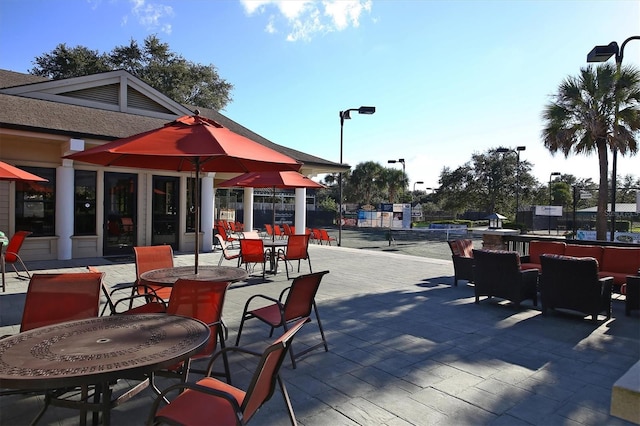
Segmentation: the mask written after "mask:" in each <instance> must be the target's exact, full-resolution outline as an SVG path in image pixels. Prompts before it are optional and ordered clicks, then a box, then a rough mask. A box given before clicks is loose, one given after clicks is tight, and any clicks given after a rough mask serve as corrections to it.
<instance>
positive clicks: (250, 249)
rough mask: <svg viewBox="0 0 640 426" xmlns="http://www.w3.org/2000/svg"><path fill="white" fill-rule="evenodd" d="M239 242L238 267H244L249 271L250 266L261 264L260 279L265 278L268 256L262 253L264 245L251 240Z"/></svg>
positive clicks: (243, 239) (258, 241) (260, 241)
mask: <svg viewBox="0 0 640 426" xmlns="http://www.w3.org/2000/svg"><path fill="white" fill-rule="evenodd" d="M239 241H240V257H239V258H238V267H240V266H241V265H244V266H245V269H246V270H247V271H248V270H249V265H250V264H254V265H255V264H258V263H261V264H262V279H264V278H265V273H266V269H265V268H266V263H267V258H268V255H267V253H265V251H264V243H263V242H262V240H252V239H246V238H242V239H240V240H239Z"/></svg>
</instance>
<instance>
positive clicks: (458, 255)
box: [447, 239, 473, 286]
mask: <svg viewBox="0 0 640 426" xmlns="http://www.w3.org/2000/svg"><path fill="white" fill-rule="evenodd" d="M447 243H448V244H449V248H450V249H451V260H453V274H454V275H453V285H455V286H457V285H458V281H459V280H467V281H469V282H473V241H472V240H467V239H464V240H450V241H447Z"/></svg>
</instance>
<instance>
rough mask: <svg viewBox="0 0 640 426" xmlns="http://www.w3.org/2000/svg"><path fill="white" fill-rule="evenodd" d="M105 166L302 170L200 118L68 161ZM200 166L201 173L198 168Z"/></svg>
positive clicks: (181, 120)
mask: <svg viewBox="0 0 640 426" xmlns="http://www.w3.org/2000/svg"><path fill="white" fill-rule="evenodd" d="M65 158H69V159H72V160H79V161H85V162H88V163H94V164H100V165H103V166H122V167H135V168H147V169H156V170H175V171H185V172H188V171H199V172H231V173H233V172H239V173H243V172H256V171H267V170H295V171H297V170H299V169H300V167H301V164H300V163H298V162H297V161H296V160H294V159H293V158H291V157H289V156H287V155H285V154H282V153H280V152H278V151H275V150H273V149H271V148H267V147H266V146H264V145H261V144H259V143H257V142H254V141H252V140H251V139H248V138H246V137H244V136H241V135H239V134H237V133H234V132H232V131H231V130H229V129H227V128H226V127H223V126H222V125H221V124H219V123H217V122H215V121H213V120H209V119H207V118H204V117H200V116H199V115H194V116H184V117H180V118H178V119H176V120H175V121H172V122H170V123H167V124H165V125H164V127H161V128H159V129H154V130H150V131H148V132H144V133H139V134H137V135H133V136H129V137H127V138H123V139H118V140H115V141H113V142H110V143H107V144H104V145H101V146H98V147H95V148H91V149H87V150H85V151H81V152H77V153H75V154H71V155H68V156H66V157H65ZM196 165H199V167H196Z"/></svg>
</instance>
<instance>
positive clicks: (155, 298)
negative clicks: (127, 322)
mask: <svg viewBox="0 0 640 426" xmlns="http://www.w3.org/2000/svg"><path fill="white" fill-rule="evenodd" d="M139 298H144V299H145V300H147V303H157V304H160V305H163V306H164V310H165V312H166V310H167V302H165V301H164V300H163V299H161V298H159V297H158V296H156V295H151V294H136V295H135V296H129V297H123V298H122V299H118V300H116V301H115V302H114V303H113V309H112V311H111V315H119V314H122V313H125V312H126V311H123V312H118V309H117V306H118V305H119V304H121V303H124V302H127V304H132V303H133V301H134V300H136V299H139ZM149 298H151V301H149Z"/></svg>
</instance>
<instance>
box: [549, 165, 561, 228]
mask: <svg viewBox="0 0 640 426" xmlns="http://www.w3.org/2000/svg"><path fill="white" fill-rule="evenodd" d="M554 176H560V172H552V173H551V174H550V175H549V211H548V212H547V217H548V218H549V225H548V226H547V227H548V228H549V235H551V179H553V177H554Z"/></svg>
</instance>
